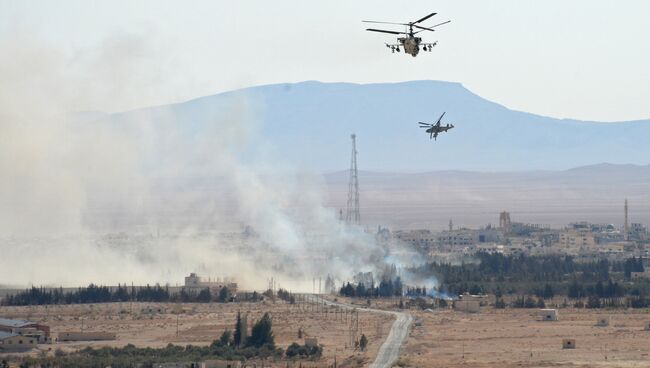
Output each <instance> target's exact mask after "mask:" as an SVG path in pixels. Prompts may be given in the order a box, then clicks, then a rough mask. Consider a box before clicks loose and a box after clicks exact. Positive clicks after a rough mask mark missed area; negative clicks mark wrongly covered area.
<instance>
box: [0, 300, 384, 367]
mask: <svg viewBox="0 0 650 368" xmlns="http://www.w3.org/2000/svg"><path fill="white" fill-rule="evenodd" d="M237 311H241V312H242V315H244V314H248V325H249V333H250V328H251V326H252V324H253V323H254V322H255V321H256V320H258V319H259V318H260V317H261V316H262V315H263V314H264V313H265V312H269V313H270V314H271V316H272V318H273V332H274V335H275V341H276V345H278V346H279V347H282V348H286V347H287V346H288V345H289V344H291V343H292V342H298V343H300V344H302V343H303V342H304V341H303V340H302V339H298V329H299V328H302V330H303V331H304V332H305V334H304V336H306V337H317V338H318V343H319V344H321V345H323V358H322V359H321V361H320V362H319V364H322V365H325V364H332V363H333V362H334V357H335V356H336V358H337V362H338V363H339V366H359V365H363V364H367V363H368V362H369V361H372V359H374V357H375V355H376V353H377V350H378V349H379V347H380V346H381V343H382V342H383V340H384V338H385V337H386V335H387V334H388V331H389V330H390V327H391V325H392V323H393V319H392V318H387V317H386V316H385V315H378V314H374V313H368V312H366V311H364V310H363V309H360V310H359V313H358V316H359V322H358V332H357V335H356V338H357V339H358V338H359V337H360V336H361V333H363V334H365V335H366V336H367V337H368V340H369V344H368V348H367V350H366V351H365V352H363V353H361V352H358V351H355V350H354V345H353V344H351V343H350V341H351V337H350V328H349V326H350V324H351V320H352V317H351V313H346V312H345V310H343V309H338V308H335V307H327V306H325V307H323V306H319V305H313V304H304V305H300V304H299V303H298V304H295V305H290V304H287V303H285V302H281V301H277V302H276V303H273V302H271V301H268V302H261V303H228V304H221V303H210V304H207V303H206V304H169V303H133V304H131V303H107V304H85V305H53V306H52V305H51V306H33V307H0V316H1V317H4V318H17V319H28V320H32V321H38V322H41V323H44V324H47V325H49V326H50V327H51V329H52V334H53V335H54V336H56V335H57V334H58V333H59V332H62V331H71V330H76V331H79V330H81V329H82V328H83V330H84V331H103V332H114V333H116V334H117V340H115V341H97V342H61V343H57V344H54V345H39V350H45V351H53V350H55V349H56V348H61V349H63V350H66V351H72V350H77V349H80V348H83V347H86V346H94V347H98V346H118V347H121V346H124V345H126V344H134V345H136V346H139V347H146V346H148V347H162V346H165V345H167V344H169V343H172V344H177V345H187V344H193V345H208V344H210V343H211V342H212V341H213V340H215V339H217V338H219V336H220V335H221V333H222V332H223V331H224V330H225V329H230V330H233V328H234V324H235V320H236V315H237ZM177 329H178V334H177ZM34 353H37V351H35V352H32V354H34Z"/></svg>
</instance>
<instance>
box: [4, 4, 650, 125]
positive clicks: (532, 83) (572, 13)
mask: <svg viewBox="0 0 650 368" xmlns="http://www.w3.org/2000/svg"><path fill="white" fill-rule="evenodd" d="M405 4H408V6H405ZM432 11H436V12H438V13H439V14H438V15H437V16H435V17H434V18H432V19H431V20H429V21H427V22H425V23H424V24H425V25H432V24H435V23H436V22H441V21H445V20H448V19H451V20H452V23H451V24H448V25H445V26H442V27H440V28H439V30H438V31H437V32H435V33H430V32H423V33H422V34H421V35H422V36H423V37H424V39H425V41H436V40H437V41H439V44H438V46H437V47H436V48H435V49H434V51H433V52H432V53H424V54H421V55H420V56H418V57H417V58H412V57H410V56H406V55H404V54H403V53H400V54H391V53H390V51H389V50H388V49H386V47H385V46H384V42H393V41H394V39H393V37H392V35H388V34H386V35H384V34H378V33H371V32H366V31H364V29H365V28H366V27H367V25H366V24H363V23H361V20H362V19H373V20H385V21H394V22H403V21H410V20H415V19H418V18H420V17H422V16H424V15H426V14H428V13H429V12H432ZM649 18H650V1H647V0H626V1H611V0H572V1H567V0H545V1H539V0H498V1H497V0H495V1H487V0H481V1H478V0H474V1H469V0H446V1H435V2H433V1H417V0H413V1H409V2H395V1H377V0H371V1H370V0H369V1H332V0H328V1H318V2H317V1H305V0H273V1H268V0H258V1H244V0H242V1H160V0H155V1H142V0H140V1H88V0H80V1H25V0H20V1H10V0H0V32H2V34H3V35H4V36H9V37H13V36H14V35H15V36H16V38H17V39H19V40H22V39H23V37H24V36H25V34H26V35H27V38H28V39H30V40H37V41H38V42H42V43H44V44H46V45H47V46H48V47H49V48H50V50H51V51H53V52H57V53H60V54H63V55H65V56H66V58H67V60H68V64H66V65H67V67H68V68H70V69H75V68H82V67H80V66H79V65H80V63H78V61H79V60H85V59H86V58H89V57H88V55H89V54H91V55H94V56H95V57H97V56H98V55H99V57H101V58H103V59H105V61H106V62H107V63H109V64H110V65H113V66H115V65H117V66H118V67H119V71H120V74H119V76H124V75H127V76H128V77H129V84H128V90H129V94H128V98H123V95H124V94H123V93H117V92H115V96H112V97H110V96H109V97H107V98H104V99H103V100H100V101H94V102H93V103H88V102H84V103H81V102H80V104H79V106H74V107H73V108H75V109H78V110H103V111H108V112H112V111H120V110H128V109H132V108H138V107H144V106H148V105H160V104H167V103H172V102H179V101H184V100H188V99H192V98H196V97H200V96H204V95H210V94H214V93H218V92H223V91H228V90H232V89H238V88H243V87H247V86H251V85H260V84H270V83H282V82H298V81H304V80H319V81H324V82H357V83H379V82H396V81H407V80H419V79H433V80H447V81H455V82H460V83H463V84H464V85H465V86H466V87H467V88H469V89H470V90H472V91H473V92H475V93H477V94H479V95H480V96H482V97H484V98H487V99H489V100H492V101H494V102H497V103H500V104H503V105H505V106H507V107H509V108H512V109H517V110H523V111H527V112H532V113H537V114H542V115H548V116H553V117H560V118H575V119H585V120H597V121H617V120H632V119H647V118H650V42H649V41H648V37H649V36H650V22H649V21H648V19H649ZM397 30H400V29H399V28H397ZM125 39H126V40H127V41H126V42H122V41H121V40H125ZM125 44H126V46H125ZM98 49H102V50H103V51H101V52H100V51H94V50H98ZM0 51H1V50H0ZM125 54H126V55H125ZM2 57H11V55H7V54H6V53H3V55H2ZM113 72H115V71H111V73H113ZM71 73H80V72H79V71H78V70H72V71H71ZM87 78H90V77H87ZM116 79H117V78H116ZM116 83H118V82H116ZM117 90H118V89H116V91H117ZM405 108H409V107H405Z"/></svg>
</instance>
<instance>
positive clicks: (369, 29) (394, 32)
mask: <svg viewBox="0 0 650 368" xmlns="http://www.w3.org/2000/svg"><path fill="white" fill-rule="evenodd" d="M366 31H370V32H382V33H390V34H403V33H404V32H396V31H386V30H383V29H375V28H366Z"/></svg>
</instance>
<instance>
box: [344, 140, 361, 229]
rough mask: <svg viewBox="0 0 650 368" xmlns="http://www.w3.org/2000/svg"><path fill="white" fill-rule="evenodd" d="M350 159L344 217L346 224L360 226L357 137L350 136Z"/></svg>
mask: <svg viewBox="0 0 650 368" xmlns="http://www.w3.org/2000/svg"><path fill="white" fill-rule="evenodd" d="M350 138H352V157H351V158H350V183H349V185H348V210H347V212H346V215H345V222H346V223H347V224H354V225H361V214H360V213H359V176H358V174H359V173H358V172H357V135H356V134H352V135H351V136H350Z"/></svg>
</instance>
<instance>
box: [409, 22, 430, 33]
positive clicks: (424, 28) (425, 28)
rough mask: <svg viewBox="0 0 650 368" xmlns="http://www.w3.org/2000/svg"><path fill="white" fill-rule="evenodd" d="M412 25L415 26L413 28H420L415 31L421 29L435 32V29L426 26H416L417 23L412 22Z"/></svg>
mask: <svg viewBox="0 0 650 368" xmlns="http://www.w3.org/2000/svg"><path fill="white" fill-rule="evenodd" d="M413 27H415V28H420V29H421V30H420V31H417V32H416V33H420V32H422V31H431V32H435V31H436V30H435V29H431V28H427V27H422V26H418V25H417V24H414V25H413Z"/></svg>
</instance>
